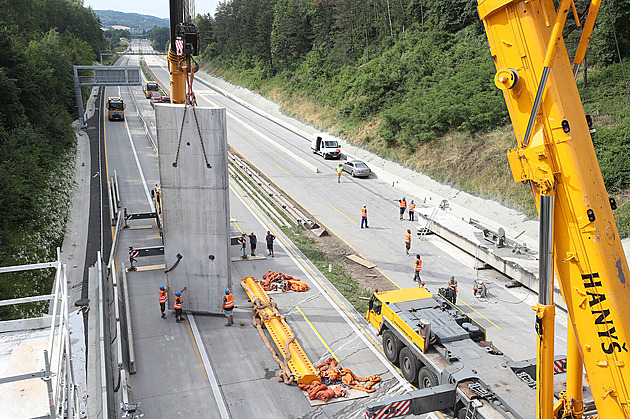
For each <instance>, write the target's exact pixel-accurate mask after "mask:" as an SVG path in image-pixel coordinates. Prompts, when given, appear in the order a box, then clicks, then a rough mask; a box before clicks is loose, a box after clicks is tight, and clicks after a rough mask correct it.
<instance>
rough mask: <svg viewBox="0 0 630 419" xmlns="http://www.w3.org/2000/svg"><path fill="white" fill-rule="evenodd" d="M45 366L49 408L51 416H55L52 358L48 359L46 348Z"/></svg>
mask: <svg viewBox="0 0 630 419" xmlns="http://www.w3.org/2000/svg"><path fill="white" fill-rule="evenodd" d="M44 368H45V369H46V375H45V376H44V381H46V389H47V390H48V409H49V411H50V417H51V418H54V417H56V416H55V402H54V401H53V389H52V382H51V377H50V360H49V359H48V351H47V350H46V349H44Z"/></svg>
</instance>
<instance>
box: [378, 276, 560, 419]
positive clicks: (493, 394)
mask: <svg viewBox="0 0 630 419" xmlns="http://www.w3.org/2000/svg"><path fill="white" fill-rule="evenodd" d="M366 319H367V321H368V323H369V324H370V325H372V326H374V327H375V328H376V330H377V333H378V335H380V336H381V337H382V345H383V352H384V354H385V356H386V357H387V359H388V360H389V361H390V362H392V363H394V364H395V365H398V366H399V368H400V371H401V373H402V375H403V377H405V379H406V380H407V381H409V382H410V383H412V384H414V385H416V386H417V387H418V388H419V390H416V391H414V392H412V393H409V394H405V395H401V396H394V397H390V398H388V399H385V400H383V401H379V402H372V403H369V404H368V405H367V414H366V416H365V417H366V419H370V418H384V417H394V416H400V415H404V414H409V413H413V414H422V413H429V412H432V411H438V410H442V411H446V412H448V413H450V414H452V415H454V417H456V418H458V419H463V418H470V419H474V418H484V419H490V418H523V419H524V418H531V419H533V418H536V412H535V410H534V408H533V407H534V406H535V405H536V390H535V384H536V382H535V378H534V377H535V360H534V361H532V360H526V361H519V362H516V361H513V360H512V359H510V358H509V357H508V356H507V355H505V354H503V353H502V352H501V351H500V350H499V349H498V348H496V347H495V346H494V345H493V344H492V342H489V341H488V340H487V339H486V330H485V328H484V327H483V326H481V325H480V324H479V323H477V322H476V321H475V320H473V319H472V318H471V317H470V316H468V315H467V314H466V313H464V312H463V311H461V310H460V309H459V308H458V307H457V306H456V305H454V304H452V303H450V302H449V301H448V300H447V299H446V298H445V297H444V296H442V295H440V294H437V295H433V294H431V293H430V292H429V291H428V290H427V289H425V288H424V287H413V288H407V289H399V290H394V291H384V292H375V293H374V294H372V297H371V299H370V301H369V305H368V311H367V315H366ZM562 359H563V357H562V356H561V355H558V356H557V361H558V362H562ZM385 412H388V413H387V414H385Z"/></svg>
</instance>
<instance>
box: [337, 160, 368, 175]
mask: <svg viewBox="0 0 630 419" xmlns="http://www.w3.org/2000/svg"><path fill="white" fill-rule="evenodd" d="M342 165H343V166H342V167H343V170H344V172H348V173H350V174H351V175H352V176H353V177H368V176H370V175H371V174H372V169H370V168H369V167H368V165H367V164H365V163H364V162H363V161H361V160H346V161H345V162H343V163H342Z"/></svg>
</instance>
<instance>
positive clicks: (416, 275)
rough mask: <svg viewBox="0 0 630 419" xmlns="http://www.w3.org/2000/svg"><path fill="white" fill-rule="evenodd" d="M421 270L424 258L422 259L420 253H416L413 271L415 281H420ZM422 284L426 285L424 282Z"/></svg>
mask: <svg viewBox="0 0 630 419" xmlns="http://www.w3.org/2000/svg"><path fill="white" fill-rule="evenodd" d="M420 271H422V259H420V255H416V262H415V263H414V273H413V281H414V282H420ZM422 286H424V282H422Z"/></svg>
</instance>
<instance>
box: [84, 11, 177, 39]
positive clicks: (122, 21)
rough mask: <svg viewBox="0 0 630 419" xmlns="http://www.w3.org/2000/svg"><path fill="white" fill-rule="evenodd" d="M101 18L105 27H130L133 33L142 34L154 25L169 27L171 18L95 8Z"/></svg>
mask: <svg viewBox="0 0 630 419" xmlns="http://www.w3.org/2000/svg"><path fill="white" fill-rule="evenodd" d="M94 12H95V13H96V14H97V15H98V17H99V18H100V19H101V24H102V26H103V29H129V31H130V32H131V33H132V34H140V33H144V32H146V31H149V30H151V29H153V27H154V26H158V27H168V26H169V20H168V19H162V18H159V17H155V16H149V15H141V14H138V13H124V12H117V11H114V10H94Z"/></svg>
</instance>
